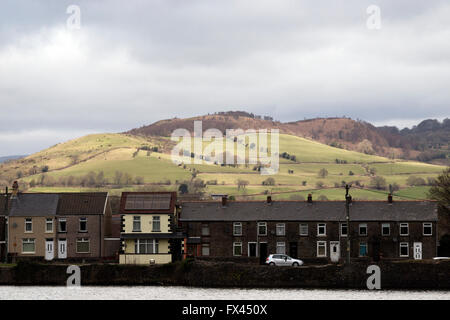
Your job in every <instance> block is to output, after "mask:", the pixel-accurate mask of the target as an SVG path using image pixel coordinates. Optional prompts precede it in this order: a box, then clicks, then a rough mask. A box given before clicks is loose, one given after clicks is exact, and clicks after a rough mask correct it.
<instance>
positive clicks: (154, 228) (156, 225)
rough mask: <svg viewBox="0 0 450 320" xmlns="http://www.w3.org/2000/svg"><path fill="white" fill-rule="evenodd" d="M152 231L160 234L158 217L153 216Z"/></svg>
mask: <svg viewBox="0 0 450 320" xmlns="http://www.w3.org/2000/svg"><path fill="white" fill-rule="evenodd" d="M152 231H153V232H160V231H161V218H160V216H153V219H152Z"/></svg>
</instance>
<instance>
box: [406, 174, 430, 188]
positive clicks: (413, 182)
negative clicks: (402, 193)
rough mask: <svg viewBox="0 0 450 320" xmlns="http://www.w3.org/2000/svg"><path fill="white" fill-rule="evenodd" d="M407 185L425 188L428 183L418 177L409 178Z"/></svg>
mask: <svg viewBox="0 0 450 320" xmlns="http://www.w3.org/2000/svg"><path fill="white" fill-rule="evenodd" d="M406 184H407V185H408V186H424V185H426V184H427V183H426V182H425V179H424V178H421V177H416V176H409V177H408V179H407V180H406Z"/></svg>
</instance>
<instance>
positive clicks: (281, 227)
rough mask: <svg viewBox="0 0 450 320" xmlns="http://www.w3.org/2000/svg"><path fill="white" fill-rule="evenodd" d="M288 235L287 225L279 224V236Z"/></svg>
mask: <svg viewBox="0 0 450 320" xmlns="http://www.w3.org/2000/svg"><path fill="white" fill-rule="evenodd" d="M285 234H286V225H285V224H284V223H277V236H284V235H285Z"/></svg>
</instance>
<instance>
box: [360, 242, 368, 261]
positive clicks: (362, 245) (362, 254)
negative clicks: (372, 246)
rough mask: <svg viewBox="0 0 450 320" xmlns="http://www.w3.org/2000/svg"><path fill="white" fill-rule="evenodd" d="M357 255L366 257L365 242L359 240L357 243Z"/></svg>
mask: <svg viewBox="0 0 450 320" xmlns="http://www.w3.org/2000/svg"><path fill="white" fill-rule="evenodd" d="M359 256H360V257H367V242H360V243H359Z"/></svg>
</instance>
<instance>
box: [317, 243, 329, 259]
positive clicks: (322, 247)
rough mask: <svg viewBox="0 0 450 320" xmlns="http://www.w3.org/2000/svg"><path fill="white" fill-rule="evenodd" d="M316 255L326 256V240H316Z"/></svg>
mask: <svg viewBox="0 0 450 320" xmlns="http://www.w3.org/2000/svg"><path fill="white" fill-rule="evenodd" d="M317 256H318V257H326V256H327V242H326V241H317Z"/></svg>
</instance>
